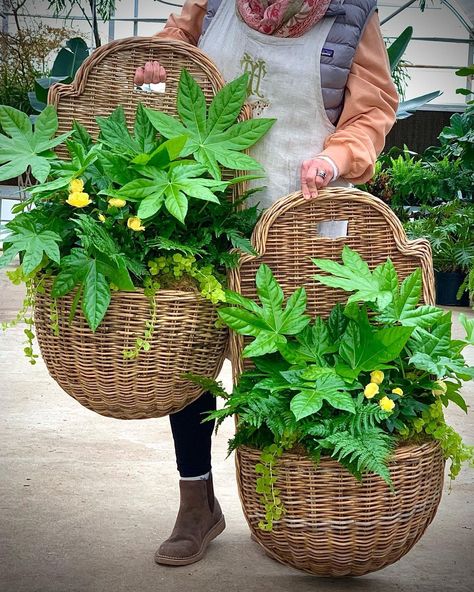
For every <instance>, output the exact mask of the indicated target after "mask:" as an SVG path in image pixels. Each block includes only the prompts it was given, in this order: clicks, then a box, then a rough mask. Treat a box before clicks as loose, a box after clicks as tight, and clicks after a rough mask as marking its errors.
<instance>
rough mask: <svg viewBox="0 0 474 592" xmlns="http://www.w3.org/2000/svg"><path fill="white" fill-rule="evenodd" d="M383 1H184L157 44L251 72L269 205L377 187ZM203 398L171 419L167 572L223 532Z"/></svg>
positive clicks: (143, 70) (209, 402)
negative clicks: (188, 48)
mask: <svg viewBox="0 0 474 592" xmlns="http://www.w3.org/2000/svg"><path fill="white" fill-rule="evenodd" d="M376 4H377V3H376V0H186V2H185V4H184V6H183V9H182V11H181V14H179V15H177V14H172V15H171V16H170V17H169V19H168V21H167V23H166V25H165V27H164V29H163V30H162V31H160V32H159V33H158V34H157V37H160V38H167V39H180V40H183V41H185V42H187V43H190V44H192V45H195V46H197V47H199V48H200V49H201V50H202V51H203V52H204V53H206V54H207V55H208V56H209V57H210V58H211V59H212V60H213V61H214V63H215V64H216V66H217V68H218V69H219V70H220V72H221V73H222V75H223V77H224V79H225V81H226V82H228V81H230V80H233V79H234V78H236V77H238V76H240V75H241V74H243V73H244V72H248V74H249V86H248V102H249V104H250V106H251V107H252V111H253V116H254V117H259V116H264V117H272V118H276V119H277V122H276V123H275V125H274V126H273V128H272V129H271V130H270V132H269V133H268V134H266V136H265V137H264V138H263V139H261V140H260V141H259V142H258V143H257V144H256V145H255V146H254V147H252V149H251V151H250V154H251V156H253V157H254V158H255V159H257V160H258V161H259V162H260V163H261V164H262V166H263V167H264V169H265V171H266V173H267V176H268V183H267V185H266V188H265V189H264V190H263V191H262V192H260V193H259V195H258V197H257V196H256V195H252V196H251V198H250V200H249V202H250V201H251V200H252V199H253V200H255V201H254V203H255V202H257V201H258V202H259V203H260V206H262V207H265V208H267V207H269V206H270V205H271V204H272V203H274V202H275V201H276V200H277V199H279V198H280V197H282V196H284V195H287V194H289V193H293V192H294V191H298V190H300V189H301V191H302V192H303V195H304V196H305V197H306V198H308V199H311V198H314V197H316V196H317V193H318V190H319V189H321V188H323V187H326V186H328V185H329V186H350V185H351V184H352V183H364V182H365V181H368V180H369V179H370V178H371V177H372V175H373V171H374V165H375V161H376V158H377V156H378V155H379V154H380V152H381V151H382V149H383V147H384V144H385V138H386V135H387V134H388V132H389V131H390V129H391V128H392V126H393V124H394V122H395V119H396V110H397V107H398V93H397V90H396V88H395V85H394V83H393V81H392V78H391V75H390V66H389V61H388V56H387V51H386V48H385V44H384V42H383V38H382V35H381V31H380V24H379V19H378V15H377V6H376ZM165 81H166V70H165V69H164V68H163V66H162V65H161V64H159V63H158V62H147V63H146V64H144V65H143V66H142V67H139V68H138V69H137V70H136V73H135V80H134V82H135V84H137V85H140V86H141V85H143V84H152V83H153V84H156V83H160V82H165ZM215 405H216V403H215V399H214V397H213V396H212V395H211V394H210V393H208V392H206V393H204V394H203V395H202V396H201V397H200V398H199V399H197V400H196V401H195V402H194V403H192V404H190V405H188V406H187V407H185V408H184V409H183V410H182V411H179V412H177V413H174V414H172V415H170V422H171V428H172V433H173V439H174V444H175V451H176V459H177V467H178V471H179V474H180V508H179V512H178V516H177V519H176V523H175V527H174V529H173V532H172V534H171V536H170V537H169V538H168V539H167V540H166V541H165V542H164V543H162V544H161V546H160V547H159V549H158V550H157V551H156V553H155V561H156V562H157V563H160V564H166V565H188V564H190V563H194V562H196V561H199V560H200V559H201V558H202V557H203V555H204V553H205V551H206V548H207V546H208V544H209V542H210V541H211V540H212V539H214V538H215V537H217V536H218V535H219V534H220V533H221V532H222V531H223V530H224V528H225V521H224V516H223V514H222V510H221V508H220V506H219V503H218V501H217V499H216V498H215V495H214V490H213V484H212V474H211V438H212V432H213V429H214V424H213V422H205V423H201V420H202V417H203V415H202V414H203V413H205V412H208V411H211V410H213V409H215Z"/></svg>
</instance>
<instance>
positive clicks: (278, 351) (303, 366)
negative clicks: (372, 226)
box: [209, 246, 474, 530]
mask: <svg viewBox="0 0 474 592" xmlns="http://www.w3.org/2000/svg"><path fill="white" fill-rule="evenodd" d="M341 255H342V263H334V262H332V261H326V260H319V259H318V260H315V263H316V264H317V265H318V267H319V268H320V269H322V270H324V272H325V274H326V275H317V276H315V277H316V279H317V281H319V282H322V283H324V284H326V285H329V286H333V287H337V288H342V289H344V290H346V291H347V292H348V293H350V294H351V296H349V297H348V299H347V302H346V304H345V305H342V304H338V305H336V306H335V307H334V308H333V310H332V311H331V313H330V315H329V317H328V319H327V320H324V319H322V318H319V317H317V318H315V319H313V320H311V322H310V321H309V319H308V317H307V316H306V314H305V311H306V300H305V299H304V298H303V297H302V296H300V297H299V298H301V300H299V298H297V297H295V294H298V293H299V294H302V295H303V294H304V292H298V291H297V292H295V293H294V294H293V295H292V296H290V298H288V300H287V304H286V308H285V307H284V302H285V298H284V294H283V291H282V289H281V287H280V285H279V284H278V282H277V281H276V280H275V278H274V277H273V275H272V273H271V270H270V269H269V268H268V267H266V266H265V265H262V266H261V267H260V268H259V270H258V272H257V277H256V284H257V292H258V296H259V300H260V304H258V303H256V302H254V301H253V300H250V299H248V298H245V297H244V296H242V295H240V294H236V293H233V292H229V291H228V292H226V299H227V302H228V303H230V304H232V305H233V306H231V307H227V308H225V309H221V310H220V316H221V318H222V320H223V321H224V322H225V323H226V324H227V325H228V326H229V327H230V328H231V329H232V330H234V331H235V332H237V333H239V334H242V335H246V336H250V337H251V338H253V341H252V342H251V343H250V345H249V346H247V349H246V352H247V357H250V358H251V361H252V362H253V364H254V367H253V368H250V369H247V370H245V371H244V372H243V373H242V374H241V375H240V377H239V380H238V382H237V383H236V384H235V386H234V390H233V392H232V393H231V394H230V395H225V396H224V398H225V401H224V407H223V408H221V409H218V410H216V411H213V412H211V413H210V414H209V418H213V419H216V420H217V424H218V425H219V424H220V423H221V422H222V421H223V420H224V419H225V418H226V417H230V416H233V415H236V416H237V418H238V419H237V432H236V435H235V437H234V438H233V439H232V440H231V441H230V442H229V450H230V451H231V450H233V449H235V448H237V447H239V446H242V445H247V446H254V447H256V448H258V449H261V450H262V451H263V452H262V462H261V463H259V464H258V465H257V472H258V473H259V475H260V477H259V480H258V488H259V489H258V491H259V493H261V494H262V499H261V501H262V505H263V507H264V508H265V520H263V521H262V522H261V524H260V527H261V528H262V529H264V530H270V529H271V528H272V525H273V523H274V522H275V521H276V520H278V518H279V517H280V516H281V515H282V512H284V508H282V507H281V501H280V500H279V495H278V492H275V491H274V490H273V489H272V487H274V485H275V483H276V477H277V471H278V458H279V456H281V454H282V452H283V451H285V450H293V449H297V450H301V449H303V450H304V451H306V453H307V454H308V455H309V456H310V457H311V458H313V459H315V460H316V461H317V459H318V458H320V456H321V455H330V456H332V457H333V458H335V459H337V460H338V461H339V462H340V463H341V464H342V465H343V466H345V467H346V468H347V469H348V470H349V471H350V472H351V473H352V474H353V475H354V476H355V477H356V478H357V479H362V478H363V475H364V473H366V472H371V473H375V474H377V475H379V476H380V477H381V478H382V479H384V480H385V481H386V483H387V484H388V485H389V486H390V487H391V485H392V484H391V479H390V472H389V468H388V464H387V463H388V460H389V459H390V456H391V452H392V450H393V448H394V447H395V446H396V445H397V443H398V442H399V441H400V440H401V439H403V438H405V437H407V436H409V435H412V436H413V435H414V434H418V433H420V434H421V433H423V434H424V435H425V437H429V438H435V439H439V440H440V441H441V442H442V446H443V450H444V451H445V455H446V456H447V458H451V460H452V461H453V467H452V470H451V475H452V476H453V477H454V476H455V475H456V474H457V472H458V469H459V466H460V462H462V461H463V460H469V459H470V458H471V457H472V454H471V453H468V452H467V450H468V448H467V447H465V446H464V445H463V444H462V442H461V439H460V437H459V436H458V435H457V434H456V432H455V431H454V430H452V428H448V427H447V426H446V424H445V423H444V416H443V411H442V406H447V405H448V404H449V403H451V402H452V403H454V404H456V405H458V406H459V407H461V408H462V409H463V410H464V411H467V406H466V403H465V401H464V399H463V397H462V395H461V393H460V389H461V385H462V381H463V380H468V379H471V378H473V377H474V368H471V367H469V366H468V365H467V364H466V361H465V360H464V358H463V356H462V350H463V349H464V348H465V347H466V346H467V345H469V344H470V342H472V341H473V330H474V329H473V326H472V325H473V323H472V322H471V320H470V319H467V318H466V317H461V322H462V324H463V326H464V328H465V329H466V339H464V340H462V339H457V340H453V339H452V338H451V328H452V327H451V314H450V313H446V312H444V311H443V310H440V309H437V308H435V307H433V306H426V305H420V298H421V288H422V286H421V273H420V270H419V269H418V270H416V271H414V272H413V273H412V274H411V275H410V276H408V277H407V278H405V279H404V280H403V282H400V281H399V279H398V275H397V272H396V270H395V268H394V266H393V264H392V262H391V261H390V260H389V259H388V260H387V261H386V262H384V263H383V264H381V265H378V266H377V267H376V268H375V269H372V270H371V269H370V268H369V267H368V266H367V264H366V263H365V262H364V261H363V260H362V259H361V258H360V256H359V254H358V253H356V252H355V251H352V250H351V249H350V248H349V247H347V246H346V247H344V250H343V252H342V254H341ZM290 301H293V303H295V302H296V301H299V304H298V306H293V307H290V305H289V304H290ZM288 310H289V311H291V314H290V315H288V316H289V317H290V321H289V322H288V324H287V325H285V315H286V313H287V311H288ZM286 320H287V318H286ZM255 344H257V346H256V345H255ZM252 347H253V350H252ZM249 351H250V354H249V353H248V352H249ZM436 379H438V380H436ZM434 407H436V409H437V410H438V411H437V416H436V422H435V423H436V425H435V426H434V424H433V423H432V422H431V420H430V421H428V419H429V418H431V415H430V414H432V413H433V411H432V409H434ZM425 428H426V429H425ZM269 447H273V448H271V449H270V448H269Z"/></svg>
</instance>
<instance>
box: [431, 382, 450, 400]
mask: <svg viewBox="0 0 474 592" xmlns="http://www.w3.org/2000/svg"><path fill="white" fill-rule="evenodd" d="M435 385H436V386H435V388H434V389H432V391H431V392H432V393H433V395H435V396H439V395H444V394H446V391H447V390H448V387H447V385H446V383H445V382H444V380H437V381H436V382H435Z"/></svg>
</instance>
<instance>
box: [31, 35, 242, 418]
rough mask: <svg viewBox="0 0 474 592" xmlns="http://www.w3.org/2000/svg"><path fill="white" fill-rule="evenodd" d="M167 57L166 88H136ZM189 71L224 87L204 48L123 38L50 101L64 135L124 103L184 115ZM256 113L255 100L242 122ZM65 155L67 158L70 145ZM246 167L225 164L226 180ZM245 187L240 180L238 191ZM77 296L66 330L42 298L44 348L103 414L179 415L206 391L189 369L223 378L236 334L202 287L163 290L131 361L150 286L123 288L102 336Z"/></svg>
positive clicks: (64, 381)
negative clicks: (147, 342)
mask: <svg viewBox="0 0 474 592" xmlns="http://www.w3.org/2000/svg"><path fill="white" fill-rule="evenodd" d="M152 60H157V61H159V62H160V63H161V64H162V65H163V66H164V67H165V68H166V71H167V81H166V89H165V92H163V93H152V92H144V91H142V90H139V89H137V88H135V86H134V83H133V77H134V73H135V70H136V68H137V67H138V66H142V65H143V64H145V62H147V61H152ZM182 68H186V69H187V70H188V72H190V74H191V75H192V76H193V77H194V78H195V79H196V80H197V81H198V83H199V85H200V86H201V88H202V90H203V92H204V95H205V97H206V100H207V101H208V102H210V101H211V100H212V98H213V96H214V95H215V94H216V93H217V92H218V91H219V89H220V88H222V86H223V84H224V80H223V79H222V77H221V75H220V73H219V71H218V70H217V68H216V67H215V65H214V64H213V63H212V62H211V61H210V60H209V58H207V57H206V55H205V54H203V53H202V52H201V51H200V50H199V49H197V48H195V47H193V46H191V45H189V44H187V43H184V42H181V41H170V40H163V39H158V38H154V37H143V38H140V37H133V38H129V39H123V40H119V41H114V42H112V43H110V44H108V45H105V46H103V47H101V48H99V49H98V50H96V51H95V52H94V53H93V54H92V55H91V56H90V57H89V58H88V59H87V60H86V61H85V62H84V63H83V64H82V66H81V68H80V69H79V70H78V72H77V75H76V77H75V80H74V82H73V83H72V84H70V85H55V86H53V87H52V88H51V90H50V93H49V96H48V102H49V103H50V104H53V105H54V106H55V107H56V109H57V112H58V119H59V130H58V133H62V132H65V131H67V130H69V129H71V125H72V121H73V120H76V121H79V122H80V123H82V125H83V126H85V128H86V129H87V130H88V131H89V132H90V133H91V134H92V135H93V136H94V137H97V134H98V131H99V130H98V126H97V123H96V120H95V118H96V117H97V116H101V115H102V116H104V115H108V114H110V113H111V112H112V111H113V110H114V109H115V108H116V107H117V106H119V105H121V106H122V107H123V109H124V112H125V116H126V119H127V122H128V124H129V127H132V122H133V119H134V115H135V110H136V107H137V104H138V103H139V102H140V103H143V104H144V105H145V106H146V107H150V108H154V109H158V110H160V111H163V112H165V113H168V114H170V115H174V114H175V113H176V97H177V89H178V82H179V77H180V73H181V70H182ZM248 117H250V109H249V108H248V107H247V106H245V107H244V109H243V110H242V113H241V114H240V116H239V119H240V120H243V119H247V118H248ZM58 154H59V156H61V157H67V152H66V151H65V149H63V148H62V147H60V148H58ZM236 174H240V173H239V171H224V174H223V177H224V178H229V177H231V176H235V175H236ZM241 190H242V187H239V186H238V185H235V186H234V189H233V191H234V194H238V193H239V192H240V191H241ZM72 298H73V294H71V295H69V296H67V297H65V298H61V299H59V300H58V312H59V326H60V331H59V336H55V335H54V334H53V332H52V330H51V326H50V325H51V323H50V318H49V316H50V304H51V298H50V292H49V290H48V289H47V290H46V293H45V294H44V295H39V296H38V299H37V302H36V307H35V323H36V329H37V335H38V341H39V345H40V349H41V353H42V355H43V357H44V360H45V362H46V365H47V367H48V370H49V372H50V374H51V376H52V377H53V378H54V379H55V380H56V381H57V382H58V383H59V385H60V386H61V387H62V388H63V389H64V390H65V391H66V392H67V393H69V394H70V395H71V396H73V397H74V398H75V399H77V400H78V401H79V402H80V403H81V404H83V405H85V406H86V407H88V408H89V409H92V410H93V411H96V412H97V413H100V414H101V415H105V416H110V417H116V418H120V419H143V418H151V417H160V416H163V415H166V414H169V413H173V412H176V411H178V410H180V409H182V408H183V407H185V406H186V405H188V404H189V403H191V402H192V401H194V400H195V399H197V398H198V397H199V396H200V395H201V394H202V390H203V389H202V388H200V387H198V386H197V385H195V384H193V383H190V382H189V381H186V380H183V378H182V374H183V373H184V372H193V373H197V374H201V375H204V376H208V377H210V378H215V377H216V376H217V374H218V373H219V371H220V369H221V367H222V363H223V360H224V354H225V350H226V347H227V332H226V331H225V330H224V329H217V328H216V327H215V321H216V319H217V314H216V310H215V307H214V306H213V305H211V304H210V303H209V302H208V301H206V300H204V299H203V298H202V297H201V296H200V295H199V294H198V293H196V292H189V291H179V290H161V291H159V292H158V294H157V296H156V305H157V317H158V320H157V325H156V328H155V331H154V334H153V338H152V340H151V348H150V350H149V351H147V352H141V353H140V354H139V356H138V358H136V359H133V360H126V359H124V358H123V351H124V350H125V349H129V348H131V347H133V344H134V342H135V339H136V338H140V337H143V332H144V330H145V322H146V321H147V320H148V319H150V318H151V313H150V304H149V302H148V300H147V299H146V297H145V296H144V294H143V290H137V291H136V292H133V293H132V292H114V293H113V296H112V302H111V305H110V308H109V310H108V312H107V315H106V316H105V318H104V320H103V321H102V323H101V325H100V326H99V328H98V330H97V331H96V332H95V333H92V331H90V329H89V328H88V326H87V323H86V321H85V319H84V317H83V315H82V313H81V311H80V310H78V311H77V313H76V317H75V319H74V321H73V323H72V324H71V325H69V323H68V321H67V317H68V314H69V310H70V307H71V303H72Z"/></svg>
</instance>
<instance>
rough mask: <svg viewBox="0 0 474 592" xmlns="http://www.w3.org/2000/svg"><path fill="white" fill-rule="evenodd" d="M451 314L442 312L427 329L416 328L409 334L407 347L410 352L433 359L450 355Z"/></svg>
mask: <svg viewBox="0 0 474 592" xmlns="http://www.w3.org/2000/svg"><path fill="white" fill-rule="evenodd" d="M451 328H452V314H451V311H448V312H446V313H444V314H442V315H441V316H440V317H439V318H438V320H437V321H436V324H435V325H434V326H433V327H431V328H430V329H429V330H428V329H423V328H418V329H417V331H416V332H414V333H413V335H412V336H411V338H410V340H409V342H408V347H409V349H410V351H412V352H418V353H422V354H427V355H428V356H431V357H432V358H433V359H436V358H437V357H439V356H446V357H450V355H451V354H452V351H451V345H452V341H451Z"/></svg>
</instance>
